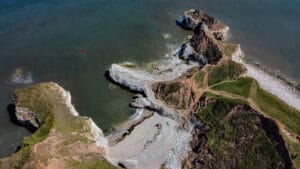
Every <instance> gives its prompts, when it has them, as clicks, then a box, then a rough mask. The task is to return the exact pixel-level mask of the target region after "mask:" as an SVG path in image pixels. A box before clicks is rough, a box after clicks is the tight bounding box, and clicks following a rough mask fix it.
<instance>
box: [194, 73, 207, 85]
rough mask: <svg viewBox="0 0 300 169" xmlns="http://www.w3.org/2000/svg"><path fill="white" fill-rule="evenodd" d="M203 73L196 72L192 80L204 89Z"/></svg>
mask: <svg viewBox="0 0 300 169" xmlns="http://www.w3.org/2000/svg"><path fill="white" fill-rule="evenodd" d="M204 78H205V72H203V71H198V72H196V73H195V74H194V80H195V81H196V82H197V84H198V85H199V87H205V84H204Z"/></svg>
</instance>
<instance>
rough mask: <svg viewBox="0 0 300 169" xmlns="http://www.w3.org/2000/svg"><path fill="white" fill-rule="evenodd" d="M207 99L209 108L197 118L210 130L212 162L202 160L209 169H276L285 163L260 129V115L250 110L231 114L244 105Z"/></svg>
mask: <svg viewBox="0 0 300 169" xmlns="http://www.w3.org/2000/svg"><path fill="white" fill-rule="evenodd" d="M205 95H206V97H207V99H208V100H207V103H208V104H207V105H206V106H205V107H204V108H203V109H200V111H199V112H197V114H196V115H197V116H198V117H199V118H200V119H201V121H202V122H203V123H204V124H206V125H208V126H209V128H210V131H208V133H206V134H207V138H208V141H207V146H208V147H209V149H210V151H211V152H212V154H213V158H210V157H208V158H206V157H203V162H204V163H207V165H208V166H210V167H209V168H212V169H225V168H242V169H253V168H270V167H271V168H272V167H274V168H276V166H277V167H278V165H280V162H283V159H282V158H281V156H280V154H279V153H278V152H277V150H276V144H275V143H273V142H272V141H271V140H270V139H269V138H268V136H267V135H266V133H265V131H264V130H263V129H262V128H261V127H259V126H260V125H259V124H258V123H260V119H259V117H258V116H257V115H255V114H254V113H253V112H251V111H249V110H247V109H243V110H242V111H241V112H233V113H232V109H233V108H234V107H236V106H237V105H243V104H244V101H241V100H234V99H228V98H225V97H222V96H213V95H212V94H209V93H208V94H205ZM229 113H230V115H229Z"/></svg>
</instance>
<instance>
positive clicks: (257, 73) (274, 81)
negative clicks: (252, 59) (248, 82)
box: [232, 46, 300, 110]
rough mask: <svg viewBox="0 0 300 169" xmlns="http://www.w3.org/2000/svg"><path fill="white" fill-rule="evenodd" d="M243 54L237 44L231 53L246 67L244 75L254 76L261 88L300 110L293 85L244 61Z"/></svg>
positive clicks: (298, 94) (298, 97)
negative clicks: (236, 48)
mask: <svg viewBox="0 0 300 169" xmlns="http://www.w3.org/2000/svg"><path fill="white" fill-rule="evenodd" d="M243 56H244V53H243V52H242V50H241V48H240V46H239V49H238V50H237V51H236V53H235V54H233V55H232V60H234V61H236V62H238V63H241V64H243V65H244V66H245V67H246V68H247V72H246V73H245V75H246V76H249V77H252V78H254V79H255V80H256V81H257V82H258V83H259V85H260V87H261V88H263V89H264V90H266V91H268V92H270V93H271V94H273V95H275V96H276V97H278V98H283V99H282V101H284V102H285V103H286V104H288V105H289V106H291V107H293V108H295V109H297V110H300V93H299V91H297V90H296V89H295V87H294V86H291V85H290V84H289V83H288V82H287V81H284V80H283V79H282V78H278V77H275V76H274V75H272V74H270V73H268V72H266V71H265V70H263V69H261V68H260V67H258V66H255V65H253V64H251V63H247V62H245V61H244V60H243Z"/></svg>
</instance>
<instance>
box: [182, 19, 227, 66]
mask: <svg viewBox="0 0 300 169" xmlns="http://www.w3.org/2000/svg"><path fill="white" fill-rule="evenodd" d="M179 56H180V57H181V58H183V59H185V60H193V61H195V62H198V63H200V65H205V64H216V63H217V62H218V61H220V60H221V59H222V57H223V53H222V51H221V49H220V47H219V46H218V45H217V43H216V42H215V40H214V39H213V38H211V36H210V33H209V31H208V29H207V26H206V25H205V24H198V25H197V26H196V28H195V30H194V36H192V37H191V38H190V39H188V42H187V43H185V44H183V45H182V47H181V50H180V52H179Z"/></svg>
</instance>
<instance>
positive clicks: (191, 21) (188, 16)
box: [176, 9, 229, 40]
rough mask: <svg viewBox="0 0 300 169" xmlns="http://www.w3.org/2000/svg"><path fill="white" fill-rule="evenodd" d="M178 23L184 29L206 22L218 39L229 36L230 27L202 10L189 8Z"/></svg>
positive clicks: (191, 28)
mask: <svg viewBox="0 0 300 169" xmlns="http://www.w3.org/2000/svg"><path fill="white" fill-rule="evenodd" d="M176 23H177V24H178V25H179V26H181V27H182V28H184V29H188V30H194V29H195V28H196V27H197V25H199V24H202V23H204V24H206V25H207V26H208V28H209V31H210V32H211V33H212V34H213V36H214V37H215V38H216V39H218V40H224V39H225V38H226V37H227V34H228V31H229V27H228V26H226V25H224V24H223V23H222V22H221V21H219V20H217V19H215V18H214V17H212V16H209V15H208V14H206V13H204V12H203V11H200V10H194V9H191V10H188V11H185V12H184V15H183V17H182V18H181V19H178V20H177V21H176Z"/></svg>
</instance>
